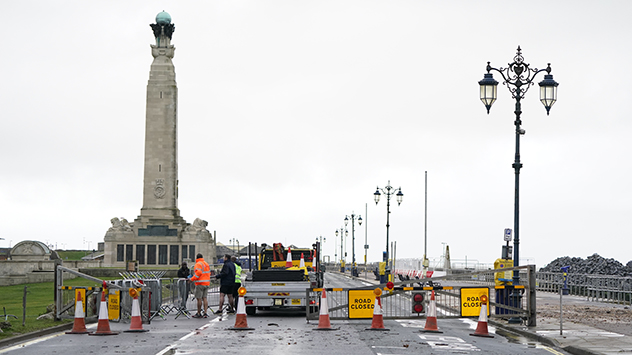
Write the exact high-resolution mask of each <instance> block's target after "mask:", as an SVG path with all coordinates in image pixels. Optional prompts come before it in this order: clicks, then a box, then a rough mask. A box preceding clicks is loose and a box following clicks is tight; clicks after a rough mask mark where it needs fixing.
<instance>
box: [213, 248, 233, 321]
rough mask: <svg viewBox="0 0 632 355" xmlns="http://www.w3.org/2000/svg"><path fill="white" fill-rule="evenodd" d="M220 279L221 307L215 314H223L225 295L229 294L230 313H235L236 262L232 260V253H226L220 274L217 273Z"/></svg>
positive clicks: (216, 276)
mask: <svg viewBox="0 0 632 355" xmlns="http://www.w3.org/2000/svg"><path fill="white" fill-rule="evenodd" d="M215 278H217V279H220V281H219V292H220V293H219V309H218V310H217V311H216V312H215V314H221V313H222V308H223V307H224V296H228V308H229V309H228V313H235V299H234V298H233V288H234V284H235V264H233V262H232V261H231V260H230V255H228V254H226V255H224V266H222V270H221V271H220V272H219V274H217V275H215Z"/></svg>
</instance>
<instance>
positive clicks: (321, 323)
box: [315, 288, 338, 330]
mask: <svg viewBox="0 0 632 355" xmlns="http://www.w3.org/2000/svg"><path fill="white" fill-rule="evenodd" d="M315 330H338V328H332V327H331V323H330V322H329V306H328V305H327V292H326V291H325V289H324V288H323V291H322V293H321V295H320V313H319V316H318V328H316V329H315Z"/></svg>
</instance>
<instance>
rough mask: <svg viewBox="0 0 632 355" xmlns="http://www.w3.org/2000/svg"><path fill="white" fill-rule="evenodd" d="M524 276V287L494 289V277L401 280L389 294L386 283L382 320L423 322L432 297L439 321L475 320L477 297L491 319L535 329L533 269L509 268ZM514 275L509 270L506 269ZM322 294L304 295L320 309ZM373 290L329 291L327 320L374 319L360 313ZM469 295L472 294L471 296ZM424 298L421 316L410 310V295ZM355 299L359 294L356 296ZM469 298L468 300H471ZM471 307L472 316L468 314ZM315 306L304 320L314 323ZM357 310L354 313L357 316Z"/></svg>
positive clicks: (368, 304) (371, 302)
mask: <svg viewBox="0 0 632 355" xmlns="http://www.w3.org/2000/svg"><path fill="white" fill-rule="evenodd" d="M513 269H515V270H519V271H523V272H524V273H525V275H524V278H523V279H522V280H524V282H525V285H516V286H513V285H497V284H496V282H495V281H494V272H493V271H485V272H480V273H476V274H475V273H470V274H467V275H465V274H460V275H457V276H454V275H448V276H443V277H438V278H428V279H423V280H405V281H400V282H396V283H394V288H393V289H392V290H389V289H388V288H386V285H385V284H381V285H377V286H376V287H378V288H379V289H380V290H381V291H382V294H381V303H382V312H383V313H382V316H383V318H384V319H418V318H424V317H425V311H426V310H427V309H428V305H429V303H430V301H431V296H432V294H433V293H434V298H435V303H436V307H437V317H438V318H460V317H463V316H466V315H467V316H478V313H476V310H478V311H479V312H480V297H479V296H480V295H482V294H485V295H486V296H487V297H488V308H489V313H490V317H491V318H499V319H509V318H515V319H518V320H520V321H524V322H525V324H528V325H530V326H533V325H535V322H536V319H535V311H536V309H535V288H534V286H533V284H534V283H535V277H534V269H535V268H534V267H533V266H523V267H517V268H513ZM509 270H512V269H509ZM322 290H323V289H308V290H307V291H306V295H307V297H308V298H309V300H310V301H314V302H316V304H317V305H318V306H320V304H319V302H320V301H321V298H320V297H321V292H322ZM372 290H373V287H363V288H355V289H352V288H327V289H325V291H326V300H327V306H328V310H329V317H330V319H339V320H342V319H353V318H356V317H355V316H354V313H356V314H362V315H363V317H368V318H370V315H371V314H372V312H371V311H369V313H363V312H362V311H361V308H366V307H370V308H371V310H372V309H373V307H374V303H375V294H372V293H373V291H372ZM472 291H473V292H474V293H472ZM415 293H422V294H423V302H424V307H423V309H424V311H423V312H421V313H416V312H415V311H413V306H414V304H413V303H414V302H413V294H415ZM356 294H357V295H356ZM470 294H472V296H469V295H470ZM470 308H473V309H474V311H473V312H469V309H470ZM318 309H319V307H313V308H309V309H307V310H306V316H307V319H308V320H315V319H318V315H319V310H318ZM356 310H357V312H356Z"/></svg>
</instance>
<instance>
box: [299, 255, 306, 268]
mask: <svg viewBox="0 0 632 355" xmlns="http://www.w3.org/2000/svg"><path fill="white" fill-rule="evenodd" d="M298 267H305V259H304V258H303V253H301V262H300V263H299V264H298Z"/></svg>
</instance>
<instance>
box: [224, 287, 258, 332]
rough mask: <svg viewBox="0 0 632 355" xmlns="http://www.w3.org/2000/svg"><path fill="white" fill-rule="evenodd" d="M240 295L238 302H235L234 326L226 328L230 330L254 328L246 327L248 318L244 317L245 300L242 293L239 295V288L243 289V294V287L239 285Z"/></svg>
mask: <svg viewBox="0 0 632 355" xmlns="http://www.w3.org/2000/svg"><path fill="white" fill-rule="evenodd" d="M239 289H240V291H239V293H240V296H239V302H238V303H237V314H236V316H235V326H234V327H232V328H228V329H230V330H254V328H249V327H248V320H247V319H246V302H245V301H244V297H243V295H241V289H244V292H243V294H245V293H246V292H245V288H243V287H240V288H239Z"/></svg>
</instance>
